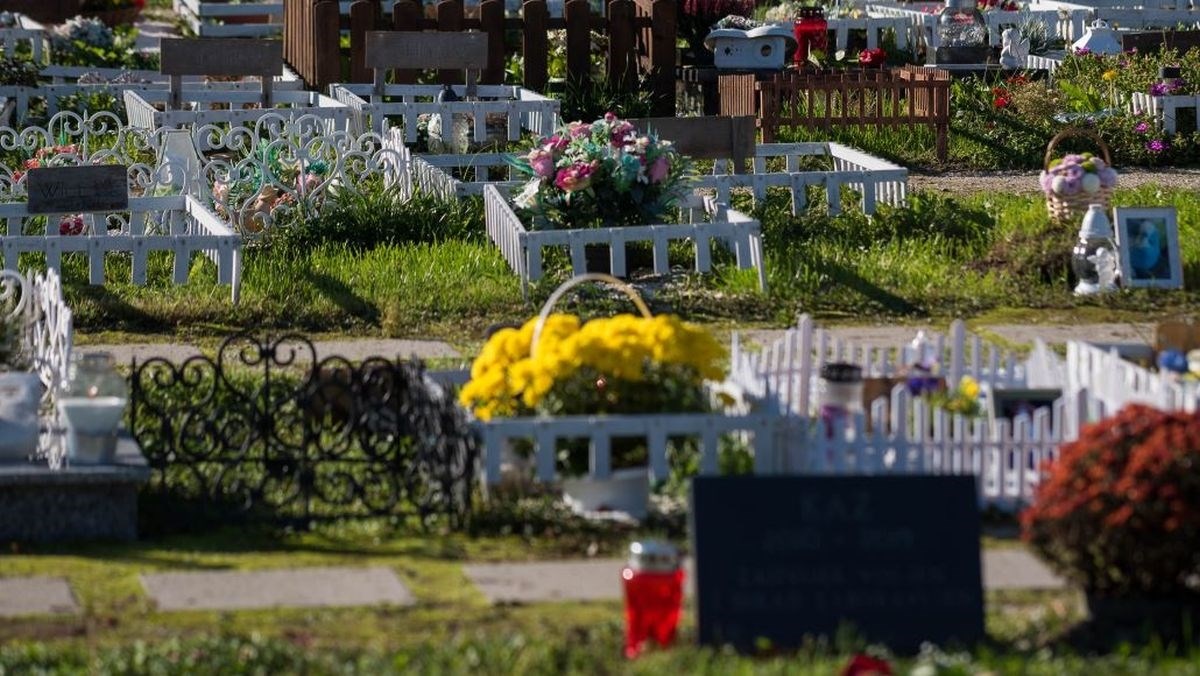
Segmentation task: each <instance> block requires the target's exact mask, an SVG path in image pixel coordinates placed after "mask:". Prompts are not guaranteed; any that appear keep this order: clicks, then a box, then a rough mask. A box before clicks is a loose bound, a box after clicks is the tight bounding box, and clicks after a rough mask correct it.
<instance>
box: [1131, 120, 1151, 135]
mask: <svg viewBox="0 0 1200 676" xmlns="http://www.w3.org/2000/svg"><path fill="white" fill-rule="evenodd" d="M1133 130H1134V131H1136V132H1137V133H1139V134H1145V133H1146V132H1148V131H1150V125H1149V124H1148V123H1146V122H1138V123H1137V125H1136V126H1134V128H1133Z"/></svg>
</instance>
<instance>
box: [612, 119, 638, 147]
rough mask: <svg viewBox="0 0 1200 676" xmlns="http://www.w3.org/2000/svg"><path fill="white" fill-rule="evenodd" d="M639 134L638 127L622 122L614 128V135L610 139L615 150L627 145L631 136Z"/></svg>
mask: <svg viewBox="0 0 1200 676" xmlns="http://www.w3.org/2000/svg"><path fill="white" fill-rule="evenodd" d="M636 133H637V127H635V126H633V123H632V122H622V123H621V124H618V125H617V126H616V127H613V130H612V135H611V136H610V137H609V143H612V145H613V147H614V148H620V147H621V146H623V145H625V140H626V139H627V138H629V137H630V136H631V135H634V134H636Z"/></svg>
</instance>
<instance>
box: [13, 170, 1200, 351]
mask: <svg viewBox="0 0 1200 676" xmlns="http://www.w3.org/2000/svg"><path fill="white" fill-rule="evenodd" d="M788 203H789V200H788V198H787V196H786V195H784V194H774V195H772V196H771V197H770V198H769V200H768V203H767V204H766V205H759V207H758V208H757V209H752V208H751V206H750V204H749V202H748V200H744V201H741V203H740V204H738V206H740V207H741V208H744V209H747V210H752V211H753V212H754V213H755V214H756V215H757V217H759V218H760V219H761V220H762V221H763V231H764V239H765V246H766V258H767V262H766V263H767V272H768V279H769V290H768V292H767V293H765V294H763V293H760V292H759V291H758V289H757V285H756V282H755V280H754V274H753V273H752V271H741V270H737V269H735V268H734V266H732V264H731V260H730V256H729V255H728V254H722V255H718V256H717V260H718V262H720V263H721V264H720V265H718V268H717V271H716V272H715V273H714V274H711V275H703V276H701V275H696V274H688V273H685V272H683V270H686V268H687V266H688V265H689V264H690V252H689V250H688V247H687V246H683V245H680V246H676V247H674V248H673V249H672V264H673V265H676V266H678V268H677V269H678V270H680V272H679V273H678V274H674V275H672V276H671V277H670V278H669V279H667V280H665V282H664V280H661V279H659V280H652V279H644V278H643V279H639V280H638V286H639V288H640V290H641V292H642V293H643V294H644V295H645V296H646V297H647V298H648V300H649V301H650V302H651V304H652V306H653V308H654V309H655V310H656V311H659V312H663V311H672V312H677V313H679V314H682V315H683V316H685V317H687V318H689V319H692V320H695V321H700V322H704V323H707V324H710V325H711V326H713V327H714V328H727V327H729V326H731V325H735V324H736V325H738V326H756V325H757V326H767V325H770V326H786V325H789V324H790V323H792V322H793V321H794V320H795V317H796V315H797V313H799V312H801V311H804V312H809V313H811V314H814V315H816V316H817V317H819V318H821V319H823V320H826V321H848V320H849V321H858V322H870V321H879V320H886V321H896V322H903V321H908V320H922V321H934V322H946V321H949V320H950V319H952V318H956V317H962V318H967V319H979V318H985V319H986V318H988V317H1003V318H1005V319H1008V320H1013V319H1015V320H1018V321H1039V320H1041V321H1059V322H1064V321H1072V320H1081V321H1087V320H1095V319H1104V320H1107V321H1122V320H1126V319H1128V320H1133V319H1138V320H1141V321H1147V320H1151V319H1153V318H1156V317H1164V316H1171V315H1178V314H1181V313H1187V312H1190V311H1191V310H1192V308H1194V307H1196V302H1197V300H1200V197H1198V196H1196V195H1195V194H1193V193H1189V192H1187V191H1182V190H1155V189H1154V188H1148V187H1143V188H1140V189H1138V190H1125V191H1118V193H1117V195H1116V197H1115V199H1114V203H1115V204H1118V205H1175V206H1176V207H1177V208H1178V210H1179V223H1180V241H1181V242H1182V248H1183V251H1182V258H1183V265H1184V279H1185V284H1186V287H1187V288H1188V289H1189V290H1185V291H1147V290H1134V291H1122V292H1119V293H1115V294H1111V295H1108V296H1104V297H1093V298H1076V297H1075V296H1073V295H1072V293H1071V285H1070V280H1069V279H1068V274H1069V273H1068V271H1067V270H1068V255H1069V250H1070V246H1071V244H1072V242H1073V240H1074V234H1075V233H1074V232H1073V230H1074V227H1073V226H1072V227H1057V228H1053V227H1050V226H1049V225H1048V224H1047V223H1046V216H1045V210H1044V206H1043V204H1042V202H1041V200H1040V199H1039V198H1036V197H1030V196H1015V195H1007V194H987V195H976V196H970V197H965V198H958V199H951V198H946V197H942V196H938V195H934V194H930V193H917V194H915V195H913V196H912V197H911V199H910V207H909V208H906V209H890V208H886V207H884V208H881V210H880V213H879V214H878V215H877V216H875V217H874V218H871V219H868V218H866V217H864V216H862V215H861V214H858V213H855V212H848V213H846V214H844V215H841V216H837V217H832V218H831V217H829V216H828V215H826V214H825V213H824V208H823V207H820V208H817V207H814V208H810V209H809V210H808V211H807V212H805V213H803V214H801V215H800V216H798V217H793V216H791V215H790V214H788V213H787V210H788V206H787V205H788ZM400 227H401V226H399V225H398V226H397V228H400ZM718 253H721V252H718ZM631 255H633V256H635V258H634V259H631V260H636V256H637V252H631ZM642 256H643V258H644V257H645V254H642ZM66 258H67V260H66V263H65V269H64V275H65V279H66V282H67V300H68V303H69V304H70V305H71V307H72V308H73V310H74V312H75V323H76V327H77V329H78V330H79V331H80V332H81V333H84V334H90V333H100V332H117V334H138V335H139V336H151V338H152V337H153V336H155V335H157V336H159V337H161V338H163V339H173V338H176V337H191V338H196V337H217V336H220V335H223V334H225V333H227V332H228V331H231V330H233V329H238V328H247V327H254V328H264V329H276V330H283V329H290V330H300V331H305V332H310V333H314V334H323V333H324V334H338V335H361V336H380V335H383V336H392V337H436V338H444V339H448V340H450V341H452V342H454V343H456V344H460V345H461V344H466V343H472V342H474V341H478V340H479V339H480V338H481V337H482V334H483V332H484V329H485V328H486V327H487V326H489V325H491V324H494V323H497V322H505V321H514V320H521V319H523V318H525V317H528V316H530V315H532V314H533V313H534V312H535V311H536V308H537V306H539V305H540V304H541V302H542V301H544V300H545V298H546V297H547V296H548V295H549V293H550V291H552V290H553V289H554V287H555V286H557V284H558V283H560V282H561V281H562V280H564V279H565V278H566V277H567V274H568V265H567V262H566V258H565V255H559V256H555V257H551V258H550V259H548V266H547V268H548V273H549V274H548V276H547V277H546V278H545V279H544V280H543V281H542V282H540V283H538V284H535V285H534V287H533V290H532V298H531V302H530V303H529V304H527V303H525V302H523V300H522V298H521V292H520V284H519V282H518V280H517V278H516V276H515V275H514V274H513V273H512V272H511V271H509V269H508V267H507V266H506V264H505V263H504V260H503V259H502V258H501V256H500V254H499V252H498V250H497V249H496V248H495V247H494V246H493V245H492V244H491V243H490V242H488V241H486V239H485V238H484V237H483V235H482V233H472V234H469V235H468V236H466V237H465V238H457V239H448V240H443V241H438V242H433V243H419V244H416V243H414V244H405V243H392V244H382V245H378V246H375V247H373V248H365V249H364V248H361V247H360V248H349V247H346V246H344V245H338V244H317V245H315V246H313V247H312V248H308V249H304V250H303V251H301V252H300V253H295V252H292V253H284V252H283V251H282V250H280V249H278V248H272V247H251V248H248V250H247V252H246V263H245V273H244V279H243V284H242V299H241V302H240V303H239V304H238V305H237V306H234V305H232V304H231V303H230V298H229V290H228V288H227V287H220V286H218V285H216V284H215V280H216V273H215V268H214V267H213V266H212V265H211V264H210V263H209V262H208V261H207V260H206V259H202V258H200V257H197V264H196V265H195V266H194V269H193V271H192V275H191V278H190V280H189V283H188V284H186V285H182V286H176V285H173V284H172V283H171V281H170V280H171V261H170V259H169V258H168V257H166V256H165V255H164V256H160V257H157V258H154V259H153V260H152V265H151V272H150V283H149V284H148V285H147V286H145V287H137V286H133V285H131V284H129V283H127V282H126V281H124V280H128V279H129V276H128V275H129V273H128V263H127V262H122V261H121V260H120V259H118V258H116V257H112V256H110V259H109V265H108V274H107V278H108V279H110V280H112V281H111V282H109V283H107V284H106V285H104V286H102V287H91V286H88V285H87V283H86V282H87V270H86V266H85V264H84V261H83V260H82V259H72V257H70V256H68V257H66ZM27 263H28V264H33V265H35V266H36V264H37V261H36V260H34V259H32V258H30V259H28V261H27ZM580 302H581V303H582V304H583V306H584V307H585V308H590V309H592V310H595V311H616V310H620V309H623V308H625V307H626V304H625V303H623V302H621V301H620V300H619V299H617V298H615V297H611V296H609V295H607V294H601V293H592V294H588V295H585V296H583V297H581V299H580Z"/></svg>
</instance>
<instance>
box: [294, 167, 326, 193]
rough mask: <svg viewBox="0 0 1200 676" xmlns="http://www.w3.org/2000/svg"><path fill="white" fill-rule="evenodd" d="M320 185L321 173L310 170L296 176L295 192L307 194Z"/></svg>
mask: <svg viewBox="0 0 1200 676" xmlns="http://www.w3.org/2000/svg"><path fill="white" fill-rule="evenodd" d="M319 185H321V175H320V174H314V173H312V172H311V171H310V172H306V173H304V174H300V175H297V176H296V192H298V193H300V194H301V195H307V194H309V193H310V192H312V191H314V190H316V189H317V186H319Z"/></svg>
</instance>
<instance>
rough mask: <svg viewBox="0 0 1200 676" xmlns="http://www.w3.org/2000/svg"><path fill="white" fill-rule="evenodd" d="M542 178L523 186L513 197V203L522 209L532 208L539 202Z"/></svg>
mask: <svg viewBox="0 0 1200 676" xmlns="http://www.w3.org/2000/svg"><path fill="white" fill-rule="evenodd" d="M541 183H542V181H541V179H537V178H535V179H533V180H531V181H530V182H528V183H526V184H525V187H524V188H521V192H520V193H519V194H518V195H517V196H516V197H514V198H513V204H516V205H517V206H518V207H520V208H522V209H532V208H533V205H534V204H536V203H537V194H538V188H540V187H541Z"/></svg>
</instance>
